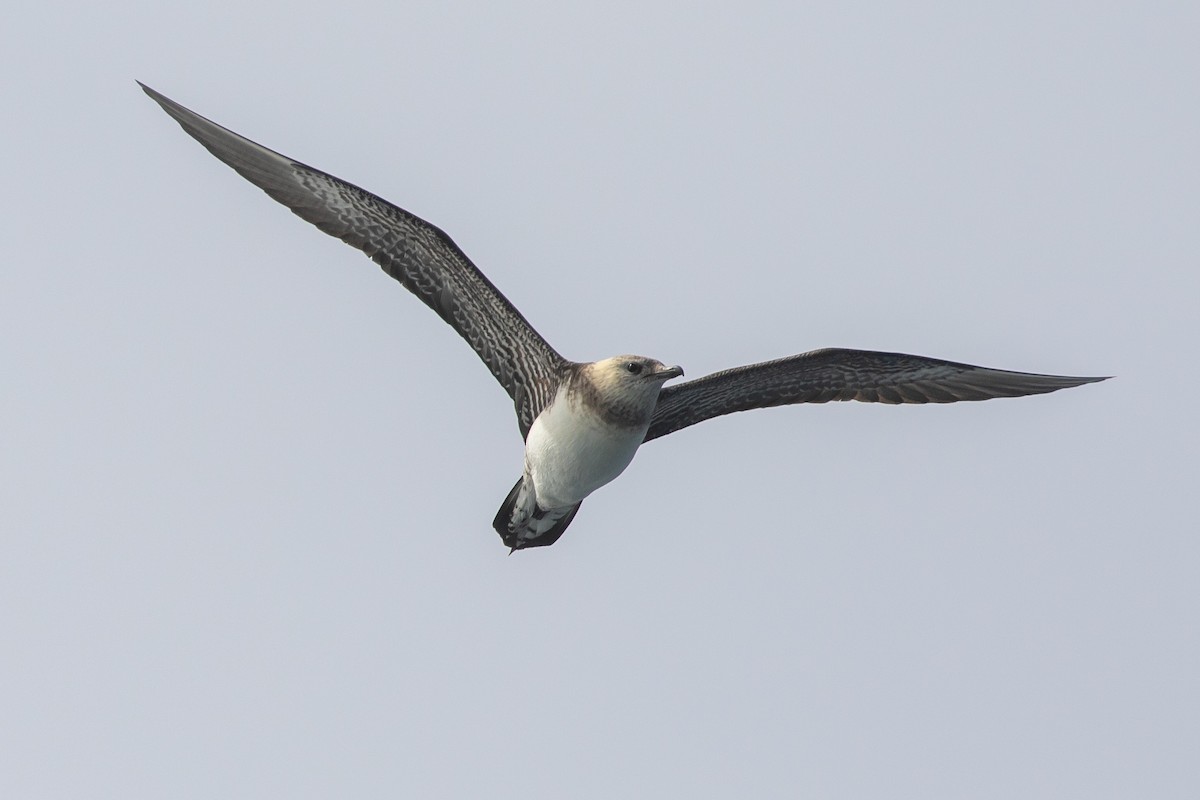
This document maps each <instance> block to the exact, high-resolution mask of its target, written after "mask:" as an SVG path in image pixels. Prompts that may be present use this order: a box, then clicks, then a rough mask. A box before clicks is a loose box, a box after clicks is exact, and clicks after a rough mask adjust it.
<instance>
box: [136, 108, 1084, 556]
mask: <svg viewBox="0 0 1200 800" xmlns="http://www.w3.org/2000/svg"><path fill="white" fill-rule="evenodd" d="M142 88H143V89H144V90H145V92H146V93H147V94H148V95H149V96H150V97H151V98H153V99H154V100H155V101H156V102H157V103H158V104H159V105H160V106H161V107H162V108H163V110H164V111H166V112H167V113H168V114H170V115H171V116H172V117H174V118H175V120H176V121H177V122H179V124H180V125H181V126H182V127H183V129H184V130H185V131H187V133H188V134H190V135H191V136H193V137H194V138H195V139H197V140H198V141H199V142H200V143H201V144H203V145H204V146H205V147H206V148H208V150H209V151H210V152H211V153H212V154H213V155H215V156H216V157H217V158H219V159H221V160H222V161H224V162H225V163H226V164H228V165H229V166H231V167H233V168H234V169H235V170H237V171H238V172H239V173H240V174H241V175H242V176H243V177H245V178H246V179H247V180H249V181H250V182H251V183H254V184H255V185H257V186H258V187H259V188H261V189H263V190H264V191H266V192H267V193H268V194H269V195H270V196H271V197H273V198H274V199H276V200H278V201H279V202H280V203H282V204H284V205H286V206H287V207H288V208H290V209H291V210H292V211H293V212H294V213H296V214H297V215H299V216H300V217H302V218H303V219H305V220H307V221H309V222H311V223H313V224H314V225H316V226H317V227H319V228H320V229H321V230H323V231H325V232H326V233H328V234H330V235H333V236H337V237H338V238H340V239H342V240H343V241H345V242H346V243H348V244H351V245H353V246H354V247H357V248H358V249H360V250H362V251H363V252H365V253H366V254H367V255H369V256H370V257H371V258H372V259H374V260H375V261H376V262H378V263H379V264H380V266H381V267H383V269H384V271H385V272H387V273H388V274H389V275H391V276H392V277H393V278H395V279H396V280H397V281H399V282H400V283H401V284H402V285H403V286H404V287H405V288H407V289H408V290H409V291H411V292H412V293H413V294H414V295H416V296H417V297H418V298H419V299H420V300H421V301H422V302H423V303H425V304H426V305H427V306H429V307H430V308H431V309H432V310H433V311H435V312H436V313H437V314H438V316H440V317H441V318H442V319H443V320H445V321H446V322H447V323H448V324H450V325H451V326H452V327H453V328H454V329H455V330H456V331H457V332H458V333H459V335H460V336H462V337H463V339H464V340H466V342H467V343H468V344H469V345H470V346H471V348H472V349H473V350H474V351H475V352H476V354H477V355H478V356H479V358H480V359H481V360H482V361H483V363H484V364H485V365H486V366H487V367H488V369H489V370H490V371H491V373H492V375H493V376H495V378H496V380H497V381H498V382H499V383H500V385H501V386H503V387H504V389H505V390H506V391H507V392H508V394H509V396H510V397H511V398H512V400H513V405H514V409H515V411H516V414H517V424H518V427H519V428H520V431H521V434H522V436H523V437H524V438H525V458H524V468H523V470H522V474H521V478H520V479H519V480H518V481H517V483H516V485H514V486H513V488H512V491H510V492H509V494H508V497H507V498H506V499H505V501H504V503H503V504H502V505H501V507H500V510H499V512H498V513H497V514H496V518H495V520H494V523H493V524H494V527H495V529H496V531H497V532H498V533H499V534H500V537H501V539H502V540H503V541H504V543H505V544H506V545H507V546H508V547H510V548H512V549H513V550H518V549H523V548H526V547H540V546H545V545H549V544H553V543H554V542H555V541H557V540H558V538H559V536H561V535H562V533H563V531H565V530H566V528H567V526H568V525H569V524H570V523H571V521H572V520H573V519H574V517H575V514H576V512H577V511H578V510H579V504H580V503H581V502H582V501H583V499H584V498H586V497H587V496H588V495H590V494H591V493H592V492H594V491H595V490H596V489H598V488H600V487H601V486H604V485H605V484H607V483H609V482H610V481H612V480H613V479H614V478H616V477H617V476H618V475H620V474H621V472H623V471H624V470H625V468H626V467H627V466H629V463H630V462H631V461H632V459H633V457H634V454H635V453H636V452H637V449H638V447H640V446H641V445H642V444H643V443H645V442H648V441H651V440H653V439H657V438H659V437H661V436H665V435H666V434H669V433H673V432H675V431H678V430H681V429H683V428H686V427H688V426H690V425H694V424H696V423H697V422H702V421H704V420H706V419H712V418H713V417H718V416H722V415H725V414H730V413H734V412H737V411H748V410H751V409H755V408H766V407H769V406H779V405H790V404H794V403H823V402H827V401H830V400H860V401H865V402H881V403H950V402H956V401H959V400H986V399H989V398H993V397H1017V396H1021V395H1028V394H1041V393H1045V392H1053V391H1056V390H1058V389H1064V388H1068V387H1072V386H1079V385H1080V384H1084V383H1091V382H1094V381H1099V380H1104V379H1103V378H1075V377H1066V376H1058V375H1038V374H1031V373H1024V372H1011V371H1008V370H996V369H989V368H986V367H976V366H973V365H970V364H961V363H957V362H953V361H943V360H941V359H935V358H927V357H924V356H912V355H905V354H902V353H885V352H874V351H864V350H846V349H825V350H814V351H811V352H808V353H801V354H799V355H795V356H788V357H786V358H781V359H776V360H774V361H767V362H762V363H759V364H750V365H748V366H744V367H736V368H734V369H729V370H723V371H721V372H716V373H713V374H711V375H707V376H705V377H702V378H699V379H697V380H693V381H688V382H686V383H682V384H678V385H673V386H666V387H664V385H663V384H664V383H665V382H666V381H668V380H670V379H671V378H675V377H679V376H680V375H682V374H683V370H682V369H680V368H679V367H666V366H664V365H663V364H662V363H661V362H659V361H656V360H655V359H652V358H646V357H644V356H629V355H625V356H614V357H613V358H608V359H603V360H600V361H594V362H573V361H568V360H567V359H565V358H563V357H562V356H561V355H559V354H558V352H556V351H555V350H554V348H552V347H551V346H550V345H549V344H548V343H547V342H546V341H545V339H543V338H542V337H541V336H540V335H539V334H538V333H537V331H535V330H534V329H533V327H532V326H531V325H530V324H529V323H528V322H527V321H526V320H525V318H524V317H523V316H522V315H521V314H520V312H519V311H517V309H516V308H514V307H513V305H512V304H511V303H509V302H508V300H507V299H506V298H505V297H504V295H502V294H501V293H500V292H499V290H498V289H496V287H495V286H493V285H492V283H491V282H490V281H489V280H488V279H487V278H486V277H484V275H483V274H482V273H481V272H480V271H479V270H478V269H476V268H475V266H474V265H473V264H472V263H471V262H470V260H469V259H468V258H467V257H466V255H465V254H463V252H462V251H461V250H459V248H458V247H457V246H456V245H455V244H454V242H453V241H452V240H451V239H450V237H449V236H447V235H446V234H445V233H444V232H443V231H441V230H439V229H438V228H436V227H434V226H433V225H430V224H429V223H428V222H425V221H424V220H422V219H420V218H418V217H416V216H414V215H412V214H410V213H409V212H407V211H404V210H403V209H401V208H398V207H397V206H394V205H392V204H391V203H388V202H387V201H386V200H383V199H382V198H379V197H377V196H376V195H373V194H371V193H370V192H367V191H364V190H363V189H360V188H358V187H357V186H354V185H352V184H349V183H346V182H345V181H343V180H341V179H339V178H336V177H334V176H332V175H329V174H327V173H324V172H321V171H320V170H316V169H313V168H312V167H309V166H307V165H305V164H302V163H300V162H298V161H295V160H294V159H290V158H288V157H287V156H283V155H281V154H279V153H276V152H274V151H272V150H268V149H267V148H265V147H263V146H261V145H258V144H256V143H254V142H252V141H250V140H249V139H246V138H244V137H242V136H239V135H238V134H236V133H234V132H232V131H230V130H228V129H226V128H222V127H221V126H219V125H217V124H215V123H213V122H211V121H209V120H207V119H205V118H204V117H201V116H200V115H198V114H196V113H194V112H192V111H189V110H188V109H186V108H184V107H183V106H181V105H179V104H178V103H175V102H174V101H172V100H170V99H168V98H166V97H164V96H163V95H161V94H159V93H158V92H155V91H154V90H153V89H150V88H149V87H147V86H144V85H143V86H142Z"/></svg>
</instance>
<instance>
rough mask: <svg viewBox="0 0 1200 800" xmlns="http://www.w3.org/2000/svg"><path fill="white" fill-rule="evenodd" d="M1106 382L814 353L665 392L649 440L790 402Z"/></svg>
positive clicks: (1012, 391)
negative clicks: (744, 412)
mask: <svg viewBox="0 0 1200 800" xmlns="http://www.w3.org/2000/svg"><path fill="white" fill-rule="evenodd" d="M1102 380H1105V378H1072V377H1067V376H1061V375H1035V374H1032V373H1028V372H1009V371H1008V370H1002V369H989V368H987V367H976V366H972V365H971V364H959V363H956V362H954V361H943V360H941V359H938V358H927V357H925V356H910V355H905V354H903V353H878V352H873V351H869V350H846V349H834V348H829V349H824V350H813V351H812V352H809V353H801V354H800V355H796V356H789V357H787V358H780V359H777V360H775V361H764V362H762V363H760V364H750V365H749V366H745V367H736V368H734V369H727V370H724V371H722V372H714V373H713V374H712V375H706V376H705V377H703V378H697V379H696V380H694V381H687V382H686V383H680V384H676V385H674V386H666V387H664V388H663V390H662V392H661V393H660V394H659V396H658V406H657V407H656V408H655V409H654V416H653V417H652V418H651V420H650V429H649V430H648V431H647V432H646V438H645V439H644V441H647V442H648V441H650V440H651V439H657V438H658V437H660V436H666V435H667V434H668V433H673V432H674V431H677V430H680V429H681V428H686V427H688V426H689V425H695V424H696V423H697V422H703V421H704V420H706V419H712V418H713V417H719V416H721V415H723V414H732V413H734V412H735V411H749V410H751V409H755V408H770V407H772V406H783V405H790V404H792V403H827V402H829V401H830V400H860V401H863V402H866V403H956V402H958V401H960V400H989V399H991V398H993V397H1020V396H1022V395H1027V394H1044V393H1045V392H1054V391H1057V390H1059V389H1067V388H1070V387H1072V386H1080V385H1082V384H1085V383H1095V382H1096V381H1102Z"/></svg>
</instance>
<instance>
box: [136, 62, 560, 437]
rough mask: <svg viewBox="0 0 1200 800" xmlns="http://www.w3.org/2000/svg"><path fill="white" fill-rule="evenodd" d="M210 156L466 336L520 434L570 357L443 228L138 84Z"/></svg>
mask: <svg viewBox="0 0 1200 800" xmlns="http://www.w3.org/2000/svg"><path fill="white" fill-rule="evenodd" d="M138 85H139V86H141V87H142V89H143V90H144V91H145V92H146V94H148V95H150V97H151V98H153V100H154V101H155V102H156V103H158V104H159V105H160V106H162V108H163V110H164V111H166V112H167V113H168V114H170V115H171V116H172V117H174V118H175V121H176V122H178V123H179V124H180V125H181V126H183V129H184V130H185V131H187V132H188V133H189V134H190V135H191V136H192V137H193V138H195V139H196V140H197V141H198V142H200V144H202V145H204V146H205V147H206V148H208V151H209V152H210V153H212V154H213V155H214V156H216V157H217V158H219V159H220V160H222V161H224V162H225V163H226V164H228V165H229V166H231V167H233V168H234V169H235V170H237V172H238V173H239V174H240V175H241V176H242V177H243V178H245V179H246V180H248V181H250V182H251V183H253V184H254V185H255V186H257V187H259V188H260V189H262V190H263V191H265V192H266V193H267V194H269V195H270V196H271V197H273V198H274V199H276V200H278V201H279V202H280V203H282V204H283V205H285V206H287V207H288V208H290V209H291V210H292V211H293V212H294V213H295V214H296V215H297V216H299V217H301V218H302V219H305V220H307V221H309V222H311V223H312V224H314V225H316V226H317V227H318V228H320V229H321V230H323V231H325V233H328V234H330V235H331V236H336V237H338V238H339V239H341V240H342V241H344V242H346V243H347V244H350V245H352V246H354V247H357V248H358V249H359V250H362V251H363V252H364V253H366V254H367V255H368V256H370V257H371V258H372V259H373V260H374V261H375V262H376V263H378V264H379V265H380V266H381V267H383V270H384V272H386V273H387V274H388V275H391V276H392V277H393V278H395V279H396V280H397V281H399V282H400V283H401V284H403V285H404V287H405V288H406V289H408V290H409V291H410V292H412V293H413V294H415V295H416V296H417V297H418V298H420V300H421V302H423V303H424V304H425V305H427V306H429V307H430V308H432V309H433V310H434V311H436V312H437V314H438V316H440V317H441V318H442V319H443V320H445V321H446V322H448V323H449V324H450V326H451V327H452V328H454V330H456V331H458V334H459V335H460V336H462V337H463V339H465V340H466V341H467V344H469V345H470V346H471V348H472V349H473V350H474V351H475V353H476V354H477V355H478V356H479V358H480V359H482V360H483V363H484V364H486V365H487V368H488V369H489V370H491V373H492V375H494V376H495V377H496V380H497V381H499V382H500V385H501V386H503V387H504V389H505V391H507V392H508V395H509V397H511V398H512V399H513V404H514V406H515V407H516V412H517V421H518V423H519V425H520V427H521V434H522V436H524V435H527V434H528V432H529V426H530V425H532V424H533V420H534V419H535V418H536V417H537V415H538V414H539V413H540V412H541V410H542V409H543V408H544V407H545V406H546V405H547V404H548V403H549V402H550V401H551V400H552V399H553V397H554V394H553V393H554V391H555V389H556V388H557V386H558V380H559V375H560V374H561V372H562V370H563V369H564V368H565V366H566V364H567V361H566V360H565V359H564V358H563V357H562V356H560V355H559V354H558V353H557V352H555V350H554V348H552V347H551V346H550V345H549V344H548V343H547V342H546V340H545V339H543V338H542V337H541V336H540V335H539V334H538V332H537V331H536V330H534V329H533V326H531V325H530V324H529V323H528V322H526V321H525V318H524V317H523V316H521V313H520V312H519V311H517V309H516V308H515V307H514V306H513V304H512V303H510V302H509V301H508V299H507V298H505V297H504V295H502V294H501V293H500V291H499V290H498V289H497V288H496V287H495V286H493V285H492V282H491V281H489V280H488V279H487V277H485V276H484V275H483V273H481V272H480V271H479V270H478V269H476V268H475V265H474V264H472V263H471V261H470V259H468V258H467V256H466V255H465V254H464V253H463V252H462V250H460V249H459V248H458V246H457V245H456V244H454V241H453V240H452V239H451V238H450V237H449V236H447V235H446V233H445V232H444V231H442V230H441V229H439V228H437V227H435V226H433V225H431V224H429V223H428V222H426V221H425V220H423V219H420V218H419V217H417V216H415V215H413V214H410V213H409V212H407V211H405V210H404V209H402V208H399V207H397V206H394V205H392V204H391V203H389V202H387V201H386V200H384V199H382V198H380V197H377V196H376V195H373V194H371V193H370V192H367V191H365V190H363V189H360V188H359V187H357V186H354V185H353V184H350V183H347V182H345V181H343V180H341V179H340V178H336V177H334V176H333V175H329V174H328V173H325V172H321V171H320V170H318V169H313V168H312V167H310V166H308V165H306V164H302V163H300V162H299V161H295V160H294V159H291V158H288V157H287V156H285V155H282V154H280V153H276V152H275V151H274V150H268V149H267V148H265V147H263V146H262V145H259V144H256V143H255V142H252V141H250V140H249V139H247V138H245V137H243V136H239V135H238V134H236V133H234V132H233V131H231V130H228V129H226V128H223V127H221V126H220V125H217V124H216V123H215V122H212V121H211V120H208V119H205V118H204V117H202V116H200V115H199V114H196V113H195V112H193V111H190V110H188V109H186V108H184V107H183V106H181V105H179V104H178V103H176V102H175V101H173V100H171V99H170V98H167V97H164V96H163V95H161V94H159V93H158V92H156V91H154V90H153V89H151V88H150V87H148V86H146V85H145V84H142V83H141V82H139V83H138Z"/></svg>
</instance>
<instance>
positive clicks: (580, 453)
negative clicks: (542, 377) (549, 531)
mask: <svg viewBox="0 0 1200 800" xmlns="http://www.w3.org/2000/svg"><path fill="white" fill-rule="evenodd" d="M557 400H558V402H555V403H553V404H551V406H550V407H549V408H547V409H546V410H545V411H543V412H542V413H541V414H540V415H539V416H538V418H537V419H536V420H534V421H533V426H532V427H530V429H529V436H528V438H526V440H525V468H526V470H527V471H528V472H529V474H530V476H531V477H532V478H533V486H534V491H535V493H536V494H537V502H538V505H540V506H541V507H542V508H546V509H550V508H562V507H564V506H572V505H574V504H575V503H578V502H579V501H580V500H582V499H583V498H585V497H587V496H588V495H589V494H591V493H592V492H594V491H596V490H597V489H599V488H600V487H601V486H603V485H604V484H606V483H608V482H609V481H611V480H612V479H613V478H615V477H617V476H618V475H620V474H621V473H622V472H624V471H625V468H626V467H627V466H629V462H630V461H632V460H633V454H634V453H636V452H637V449H638V446H639V445H641V443H642V439H643V438H644V437H645V435H646V429H645V428H637V429H628V428H625V429H614V428H612V427H609V426H606V425H602V424H600V421H599V420H598V419H597V418H596V417H594V416H592V415H591V414H586V413H580V412H579V410H578V409H577V408H572V407H571V405H570V403H568V402H566V398H565V397H559V398H557Z"/></svg>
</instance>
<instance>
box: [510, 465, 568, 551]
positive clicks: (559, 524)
mask: <svg viewBox="0 0 1200 800" xmlns="http://www.w3.org/2000/svg"><path fill="white" fill-rule="evenodd" d="M522 480H524V478H519V479H518V480H517V482H516V483H515V484H514V485H513V488H512V491H511V492H509V493H508V497H506V498H504V502H503V503H501V504H500V510H499V511H497V512H496V518H495V519H494V520H492V527H493V528H495V529H496V533H498V534H500V539H501V541H503V542H504V546H505V547H508V548H510V550H509V552H510V553H511V552H513V551H516V550H524V549H525V548H527V547H548V546H549V545H552V544H554V543H555V542H557V541H558V537H560V536H562V535H563V531H565V530H566V529H567V526H568V525H570V524H571V520H573V519H575V513H576V512H577V511H579V506H581V505H582V504H583V503H582V501H581V502H579V503H576V504H575V507H574V508H572V509H571V510H570V511H568V512H567V513H566V514H565V515H563V517H562V518H561V519H559V520H557V521H556V522H555V523H554V526H553V527H551V528H550V529H548V530H546V531H544V532H543V533H542V535H541V536H538V537H537V538H534V539H523V538H521V537H519V536H518V535H517V534H516V533H514V532H513V531H512V530H511V529H510V528H509V523H510V522H511V521H512V518H513V506H514V505H516V502H517V493H518V492H520V491H521V481H522ZM545 514H546V512H545V511H543V510H542V509H541V508H540V507H539V508H538V510H537V512H536V513H535V515H534V519H542V518H543V517H544V516H545Z"/></svg>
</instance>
